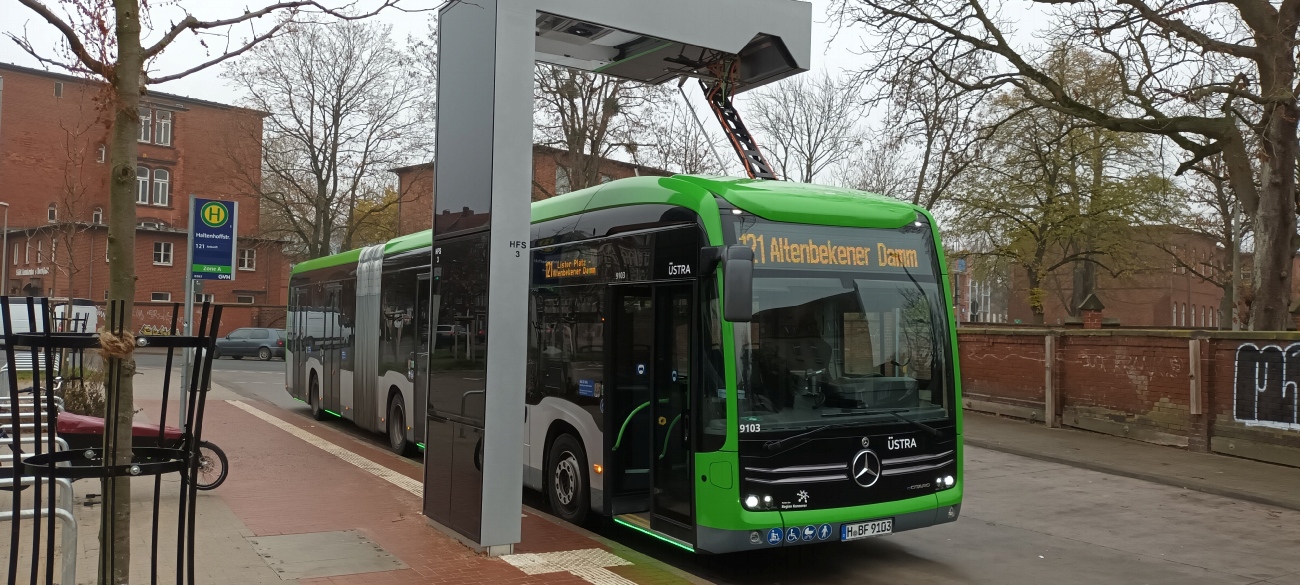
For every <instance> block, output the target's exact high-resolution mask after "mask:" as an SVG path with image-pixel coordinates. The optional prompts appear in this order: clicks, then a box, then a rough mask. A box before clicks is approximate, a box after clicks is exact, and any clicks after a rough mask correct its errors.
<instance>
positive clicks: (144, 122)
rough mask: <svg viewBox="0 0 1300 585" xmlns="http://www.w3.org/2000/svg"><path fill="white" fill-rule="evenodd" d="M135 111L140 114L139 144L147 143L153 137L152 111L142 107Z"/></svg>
mask: <svg viewBox="0 0 1300 585" xmlns="http://www.w3.org/2000/svg"><path fill="white" fill-rule="evenodd" d="M136 111H137V112H139V113H140V142H149V138H150V137H151V136H153V117H152V114H153V111H152V110H150V109H149V108H144V107H142V108H140V109H138V110H136Z"/></svg>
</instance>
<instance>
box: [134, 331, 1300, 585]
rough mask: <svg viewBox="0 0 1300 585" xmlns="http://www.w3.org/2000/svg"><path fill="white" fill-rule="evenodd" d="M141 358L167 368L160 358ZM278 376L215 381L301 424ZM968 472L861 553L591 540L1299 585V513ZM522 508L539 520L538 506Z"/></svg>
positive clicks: (1052, 476)
mask: <svg viewBox="0 0 1300 585" xmlns="http://www.w3.org/2000/svg"><path fill="white" fill-rule="evenodd" d="M137 358H138V360H139V362H140V365H141V366H142V367H162V365H163V361H162V357H161V356H151V355H140V354H137ZM283 368H284V362H282V361H279V360H273V361H270V362H258V361H255V360H249V359H247V358H245V359H243V360H239V361H235V360H230V359H222V360H219V361H217V362H216V363H215V364H214V365H213V379H214V381H215V382H216V383H218V384H220V385H222V386H225V387H227V388H230V389H232V390H234V391H235V392H237V393H239V394H241V395H243V396H245V397H247V398H249V399H253V400H260V401H265V402H269V403H272V404H275V405H277V406H280V407H281V408H284V409H286V410H290V411H292V412H296V413H299V414H301V415H302V416H308V414H307V408H306V406H305V405H303V404H302V403H300V402H297V401H295V400H293V399H291V398H289V396H288V394H286V393H285V391H284V373H283ZM328 424H332V425H337V426H338V428H340V429H341V430H345V431H347V432H349V434H352V435H354V436H358V437H362V438H365V439H366V440H371V441H374V442H375V443H377V444H380V445H382V444H383V439H382V438H381V437H379V436H378V435H373V434H370V433H365V432H361V431H359V430H357V429H355V428H352V427H351V426H350V425H349V424H348V423H345V422H342V421H334V422H330V423H328ZM411 464H412V465H419V461H418V460H417V459H412V460H411ZM966 470H967V489H966V499H965V502H964V504H963V508H962V518H961V519H960V520H959V521H957V522H955V523H953V524H948V525H943V526H939V527H935V528H930V529H926V530H919V531H914V532H903V533H899V534H895V535H891V536H888V537H883V538H876V539H869V540H865V541H857V542H852V543H842V544H838V543H837V544H828V545H823V546H808V547H796V548H793V549H788V550H786V549H776V550H764V551H761V552H755V553H752V554H751V553H744V554H737V555H725V556H717V557H709V556H695V555H690V554H687V553H684V552H682V551H680V550H679V549H676V548H673V547H671V546H668V545H663V544H661V543H659V542H657V541H654V540H652V539H649V538H646V537H644V536H642V535H639V534H637V533H634V532H631V531H629V530H627V529H624V528H621V527H618V526H593V527H590V528H592V529H593V530H595V531H596V532H597V533H599V534H600V535H602V536H604V537H606V538H609V539H612V540H615V541H617V542H618V543H620V544H623V545H625V546H628V547H631V548H633V549H636V550H639V551H641V552H644V553H646V554H649V555H652V556H654V557H656V558H659V559H662V560H664V561H666V562H669V563H672V564H673V565H675V566H677V567H679V568H681V569H683V570H686V571H689V572H691V573H694V574H696V575H699V576H701V577H704V578H706V579H709V580H712V581H715V582H719V583H737V584H740V583H745V584H772V585H778V584H781V585H785V584H792V583H834V584H839V583H844V584H853V585H863V584H876V583H881V584H884V583H926V584H958V583H961V584H965V583H978V584H990V585H1020V584H1024V585H1029V584H1034V585H1038V584H1041V583H1052V584H1053V585H1072V584H1093V583H1099V584H1104V585H1127V584H1151V585H1164V584H1168V585H1175V584H1177V585H1200V584H1207V585H1208V584H1216V585H1217V584H1242V585H1245V584H1259V585H1263V584H1269V585H1300V555H1297V554H1296V551H1297V550H1300V512H1295V511H1290V510H1281V509H1275V508H1270V507H1267V506H1262V505H1258V504H1253V503H1249V502H1244V501H1239V500H1234V499H1230V498H1224V497H1219V496H1214V495H1209V494H1204V493H1200V492H1194V491H1189V490H1181V489H1177V488H1172V487H1168V486H1164V485H1159V484H1154V483H1149V482H1145V481H1141V480H1135V479H1129V478H1124V477H1118V476H1113V475H1107V474H1104V473H1099V472H1095V471H1088V470H1083V469H1079V468H1074V467H1069V466H1065V465H1060V464H1056V463H1047V462H1042V461H1037V460H1034V459H1028V458H1025V457H1019V456H1015V455H1009V454H1004V453H999V452H995V451H990V450H985V449H979V448H974V447H968V448H967V451H966ZM524 501H525V503H526V504H528V505H530V506H532V507H535V508H538V509H542V510H545V508H546V503H545V500H544V498H542V497H541V495H540V494H537V493H529V492H525V497H524Z"/></svg>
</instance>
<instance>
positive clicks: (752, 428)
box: [740, 423, 763, 433]
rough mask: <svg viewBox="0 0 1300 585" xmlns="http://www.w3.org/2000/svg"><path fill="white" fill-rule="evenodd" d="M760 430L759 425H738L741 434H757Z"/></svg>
mask: <svg viewBox="0 0 1300 585" xmlns="http://www.w3.org/2000/svg"><path fill="white" fill-rule="evenodd" d="M761 430H763V429H762V427H761V425H759V423H740V432H742V433H757V432H759V431H761Z"/></svg>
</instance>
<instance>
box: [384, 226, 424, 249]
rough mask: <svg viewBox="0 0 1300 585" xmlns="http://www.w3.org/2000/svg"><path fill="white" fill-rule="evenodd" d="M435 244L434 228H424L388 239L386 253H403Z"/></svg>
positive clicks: (385, 247) (385, 246)
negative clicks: (420, 230)
mask: <svg viewBox="0 0 1300 585" xmlns="http://www.w3.org/2000/svg"><path fill="white" fill-rule="evenodd" d="M431 246H433V230H424V231H422V232H415V233H413V234H406V235H404V236H399V237H396V238H393V239H391V240H389V241H388V243H387V244H385V245H384V254H385V255H387V254H401V253H402V252H409V251H411V250H419V249H420V248H428V247H431Z"/></svg>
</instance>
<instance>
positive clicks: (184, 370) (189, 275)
mask: <svg viewBox="0 0 1300 585" xmlns="http://www.w3.org/2000/svg"><path fill="white" fill-rule="evenodd" d="M189 210H190V213H189V224H190V225H189V226H188V229H186V230H185V320H184V321H183V323H184V324H185V325H184V333H183V334H184V335H185V336H186V337H189V336H190V335H193V333H194V328H193V326H192V325H191V324H190V321H192V320H193V319H194V271H193V267H194V194H193V193H190V207H189ZM183 351H184V352H185V359H183V360H181V381H182V382H181V384H182V386H181V388H188V387H189V386H188V384H189V383H190V367H191V366H190V363H191V362H192V361H194V349H193V348H189V347H187V348H185V349H184V350H183ZM185 399H186V396H185V392H181V399H180V401H179V405H180V409H181V411H180V416H179V417H178V418H177V419H176V420H179V421H181V430H182V431H184V430H185V422H186V421H185Z"/></svg>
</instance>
